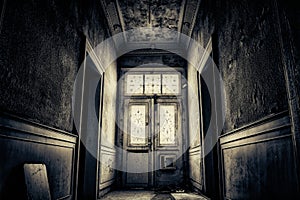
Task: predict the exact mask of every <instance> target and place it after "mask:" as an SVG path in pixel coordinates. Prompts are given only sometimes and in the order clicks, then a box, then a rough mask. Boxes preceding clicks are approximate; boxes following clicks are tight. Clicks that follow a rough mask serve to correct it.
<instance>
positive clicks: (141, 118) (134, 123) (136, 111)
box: [129, 105, 147, 145]
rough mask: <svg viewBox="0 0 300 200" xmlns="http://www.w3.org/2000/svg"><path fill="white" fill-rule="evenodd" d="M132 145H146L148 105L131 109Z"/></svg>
mask: <svg viewBox="0 0 300 200" xmlns="http://www.w3.org/2000/svg"><path fill="white" fill-rule="evenodd" d="M129 133H130V137H129V138H130V140H129V144H130V145H146V144H147V143H146V142H147V135H146V105H131V107H130V132H129Z"/></svg>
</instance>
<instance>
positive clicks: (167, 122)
mask: <svg viewBox="0 0 300 200" xmlns="http://www.w3.org/2000/svg"><path fill="white" fill-rule="evenodd" d="M175 116H176V107H175V105H160V106H159V144H160V145H175V144H176V141H175V134H176V119H175Z"/></svg>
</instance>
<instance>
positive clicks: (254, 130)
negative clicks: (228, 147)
mask: <svg viewBox="0 0 300 200" xmlns="http://www.w3.org/2000/svg"><path fill="white" fill-rule="evenodd" d="M290 125H291V123H290V117H289V115H288V111H283V112H281V113H278V114H273V115H269V116H267V117H265V118H262V119H260V120H257V121H255V122H253V123H250V124H247V125H245V126H243V127H240V128H238V129H235V130H232V131H229V132H227V133H225V134H223V135H221V136H220V144H221V145H222V144H225V143H228V142H232V141H234V140H237V139H242V138H248V137H253V136H255V135H260V134H263V133H267V132H270V131H274V130H276V129H280V128H285V127H290Z"/></svg>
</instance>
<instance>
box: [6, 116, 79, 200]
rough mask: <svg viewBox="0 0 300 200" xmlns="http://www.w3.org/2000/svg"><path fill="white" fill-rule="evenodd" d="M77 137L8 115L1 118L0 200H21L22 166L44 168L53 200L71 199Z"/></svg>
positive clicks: (22, 185)
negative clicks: (34, 164)
mask: <svg viewBox="0 0 300 200" xmlns="http://www.w3.org/2000/svg"><path fill="white" fill-rule="evenodd" d="M76 142H77V137H76V136H75V135H72V134H70V133H67V132H64V131H61V130H58V129H53V128H50V127H46V126H43V125H40V124H37V123H33V122H30V121H27V120H24V119H20V118H17V117H13V116H9V115H1V116H0V151H1V154H0V199H15V198H18V199H24V191H25V190H24V188H25V182H24V173H23V165H24V164H25V163H42V164H45V165H46V169H47V174H48V180H49V187H50V194H51V197H52V199H72V197H73V180H74V163H75V145H76Z"/></svg>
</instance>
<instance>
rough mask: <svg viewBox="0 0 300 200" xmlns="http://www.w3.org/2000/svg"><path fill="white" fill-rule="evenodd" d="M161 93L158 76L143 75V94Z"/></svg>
mask: <svg viewBox="0 0 300 200" xmlns="http://www.w3.org/2000/svg"><path fill="white" fill-rule="evenodd" d="M160 93H161V77H160V74H145V94H160Z"/></svg>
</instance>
